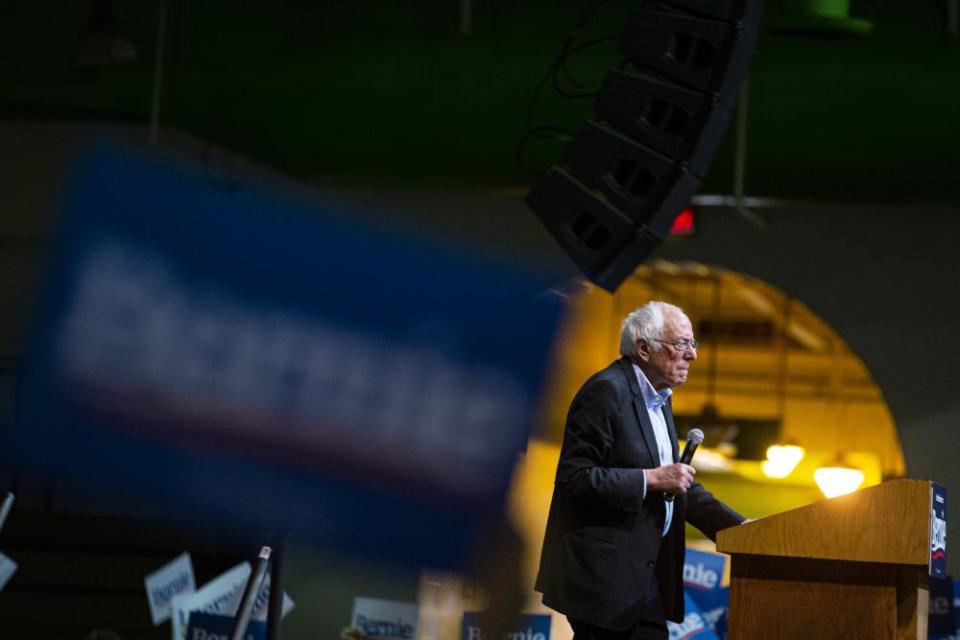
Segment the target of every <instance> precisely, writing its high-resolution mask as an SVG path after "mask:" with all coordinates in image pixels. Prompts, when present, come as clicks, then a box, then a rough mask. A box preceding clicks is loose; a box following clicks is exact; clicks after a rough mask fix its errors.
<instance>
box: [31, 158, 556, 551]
mask: <svg viewBox="0 0 960 640" xmlns="http://www.w3.org/2000/svg"><path fill="white" fill-rule="evenodd" d="M348 217H350V211H349V208H348V207H347V206H345V205H344V204H342V203H337V202H326V203H323V204H321V205H320V206H317V205H316V204H313V205H310V204H307V203H305V202H303V200H302V199H301V200H298V199H296V198H293V197H288V196H285V195H277V194H270V193H267V191H266V190H265V189H258V188H254V187H243V186H238V185H236V184H232V185H228V186H224V185H223V184H216V183H213V182H211V181H209V180H207V179H205V178H203V177H201V176H199V175H194V174H193V173H191V172H189V171H187V170H186V169H184V168H182V167H180V166H179V165H177V164H175V163H172V162H168V161H166V160H163V161H161V160H156V159H147V158H143V157H140V156H137V155H136V154H134V153H132V152H129V151H120V150H109V149H105V150H100V151H98V152H95V153H93V154H91V155H90V156H89V157H87V159H86V161H85V163H84V164H83V165H82V166H81V168H80V170H79V172H78V175H77V177H76V179H75V180H74V183H73V184H72V186H71V188H70V189H69V190H68V192H67V206H66V210H65V213H64V219H63V223H62V226H61V229H60V238H61V246H60V248H59V250H58V251H57V253H56V255H55V256H54V260H53V264H52V267H51V273H50V279H49V283H48V288H47V290H46V292H45V297H44V302H43V304H42V305H41V313H40V316H39V322H38V327H39V329H38V331H37V335H36V339H35V341H34V353H33V354H32V358H31V363H32V366H31V367H30V368H29V370H28V374H27V379H26V384H25V389H24V396H23V400H24V402H23V406H22V411H21V416H20V420H19V428H18V429H17V431H16V436H15V452H16V454H17V455H19V456H21V457H22V456H27V457H29V458H31V459H32V460H34V461H35V462H37V463H42V464H44V465H48V466H50V467H52V468H54V469H57V470H62V471H65V472H69V473H71V474H72V475H73V476H76V477H80V478H86V479H90V480H95V481H98V482H99V484H100V486H125V487H130V488H132V489H134V490H136V491H138V492H139V493H140V495H143V496H145V497H147V498H151V499H154V498H155V499H162V500H164V501H166V502H168V503H172V504H174V505H180V506H182V507H183V508H184V509H190V510H191V511H192V512H193V513H194V514H202V515H209V516H215V517H218V518H220V519H221V520H223V521H224V522H226V523H229V524H237V525H243V524H249V525H254V526H264V527H269V528H275V529H289V530H293V531H297V532H300V533H303V534H307V535H308V536H311V537H312V538H313V539H314V540H316V541H319V542H321V543H325V544H335V545H336V544H339V545H347V546H351V547H354V548H357V549H358V550H361V551H363V552H383V553H385V554H386V555H388V556H391V557H396V558H404V559H410V560H413V561H429V562H434V563H440V564H448V563H454V564H455V563H458V562H459V561H460V560H462V557H463V552H464V551H465V549H466V548H467V546H468V545H469V543H470V538H471V536H472V535H473V534H474V533H475V532H476V531H477V530H478V529H479V528H480V526H481V523H483V521H484V519H486V518H489V517H493V516H494V514H495V513H497V512H498V511H499V505H500V504H501V502H502V499H503V497H504V495H505V492H506V489H507V486H508V482H509V478H510V473H511V470H512V467H513V463H514V460H515V458H516V455H517V453H518V451H519V450H521V449H522V447H523V446H524V443H525V441H526V438H527V434H528V428H529V423H530V420H531V415H532V412H533V410H534V405H535V403H536V401H537V394H538V391H539V388H540V383H541V377H542V373H543V369H544V364H545V360H546V357H547V351H548V349H549V346H550V343H551V339H552V336H553V330H554V327H555V325H556V320H557V317H558V313H559V305H558V303H557V302H556V301H555V300H553V299H551V298H550V297H549V296H544V295H543V293H542V292H543V291H544V290H545V289H546V287H547V286H548V283H547V282H545V281H544V280H541V279H539V278H537V277H534V276H533V275H531V274H530V273H527V272H524V271H523V270H522V269H519V268H517V267H516V266H513V267H511V266H508V265H505V264H501V263H497V262H494V261H493V260H490V259H487V258H481V257H478V256H473V255H465V254H463V253H459V252H457V251H455V250H453V249H451V248H449V247H445V246H441V245H440V244H436V243H433V244H431V243H428V242H427V241H425V240H416V239H412V238H411V237H408V236H400V235H396V234H388V233H385V232H383V231H380V230H374V229H371V228H367V227H363V226H361V225H360V224H358V223H356V224H355V223H348V222H344V220H345V219H346V218H348Z"/></svg>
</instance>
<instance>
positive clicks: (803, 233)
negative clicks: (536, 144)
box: [658, 205, 960, 575]
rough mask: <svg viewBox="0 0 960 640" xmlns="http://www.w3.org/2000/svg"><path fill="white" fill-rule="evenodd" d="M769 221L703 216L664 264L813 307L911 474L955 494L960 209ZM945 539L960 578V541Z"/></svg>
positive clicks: (832, 211)
mask: <svg viewBox="0 0 960 640" xmlns="http://www.w3.org/2000/svg"><path fill="white" fill-rule="evenodd" d="M766 215H767V216H768V224H767V225H766V227H765V228H759V227H758V226H756V225H754V224H753V223H751V222H749V221H748V220H747V219H746V218H745V217H744V216H742V215H740V214H739V213H737V212H736V211H734V210H732V209H729V210H727V209H723V210H719V209H718V210H711V211H707V212H704V213H703V215H701V217H700V220H699V235H698V236H697V237H696V238H694V239H691V240H689V241H677V242H668V243H666V244H665V245H664V246H662V247H661V249H660V251H659V253H658V256H659V257H663V258H667V259H670V260H684V259H686V260H695V261H698V262H702V263H706V264H710V265H714V266H720V267H725V268H729V269H734V270H737V271H740V272H743V273H746V274H749V275H752V276H755V277H758V278H761V279H763V280H766V281H767V282H770V283H772V284H774V285H776V286H777V287H780V288H781V289H782V290H783V291H784V292H786V293H787V294H789V295H791V296H793V297H796V298H798V299H800V300H802V301H803V302H804V303H806V304H807V305H808V306H810V308H811V309H813V310H814V311H815V312H816V313H818V314H819V315H820V316H821V317H823V318H824V319H825V320H826V321H827V322H829V323H830V324H831V326H833V328H834V329H835V330H836V331H837V333H839V334H840V335H841V336H842V337H843V338H844V339H845V340H846V341H847V343H848V344H849V345H850V347H851V348H852V349H853V350H854V351H855V352H856V353H857V354H858V355H859V356H860V357H861V358H862V359H863V361H864V362H865V363H866V365H867V367H868V369H869V370H870V372H871V374H872V375H873V378H874V380H875V381H876V383H877V385H878V386H879V387H880V389H881V390H882V391H883V394H884V396H885V398H886V400H887V402H888V404H889V406H890V410H891V412H892V414H893V416H894V420H895V422H896V425H897V429H898V431H899V435H900V440H901V443H902V446H903V451H904V457H905V461H906V466H907V474H908V475H909V476H910V477H914V478H929V479H932V480H935V481H937V482H939V483H940V484H942V485H944V486H946V487H947V489H948V491H951V490H952V491H954V492H958V491H960V391H958V388H957V387H958V379H960V373H958V370H960V359H958V357H957V356H958V351H960V349H958V348H957V346H956V345H955V342H956V339H957V338H956V334H957V326H958V323H957V318H958V317H960V295H958V294H960V281H958V279H960V246H958V243H960V209H958V208H956V207H946V206H936V205H923V206H911V207H906V206H883V205H878V206H874V207H868V206H859V205H858V206H852V205H827V206H809V207H791V208H789V209H784V210H781V211H771V212H767V214H766ZM955 495H960V494H955ZM954 517H956V516H954ZM948 519H949V516H948ZM949 532H952V533H951V535H950V536H949V540H948V546H947V548H948V559H949V560H950V563H949V564H950V570H951V573H952V574H953V575H958V573H960V535H957V534H956V533H955V532H956V527H952V528H950V527H948V533H949ZM950 550H952V553H951V552H950Z"/></svg>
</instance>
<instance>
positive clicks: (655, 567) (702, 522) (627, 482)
mask: <svg viewBox="0 0 960 640" xmlns="http://www.w3.org/2000/svg"><path fill="white" fill-rule="evenodd" d="M663 413H664V418H665V419H666V423H667V430H668V431H669V433H670V440H671V442H672V443H673V455H674V458H675V459H679V455H678V454H677V434H676V429H675V427H674V425H673V412H672V410H671V407H670V403H669V402H668V403H667V404H666V405H664V408H663ZM656 451H657V444H656V439H655V437H654V435H653V426H652V425H651V424H650V416H649V415H648V413H647V407H646V405H645V403H644V400H643V396H642V395H641V393H640V385H639V382H638V381H637V376H636V374H635V372H634V370H633V365H632V364H631V362H630V361H629V360H628V359H627V358H621V359H620V360H617V361H616V362H614V363H612V364H611V365H610V366H609V367H607V368H606V369H604V370H603V371H600V372H599V373H596V374H594V375H593V376H592V377H591V378H590V379H589V380H587V382H586V383H585V384H584V385H583V387H582V388H581V389H580V391H578V392H577V395H576V397H575V398H574V400H573V403H572V404H571V405H570V411H569V413H568V414H567V424H566V430H565V432H564V436H563V446H562V448H561V451H560V463H559V465H558V466H557V477H556V482H555V484H554V490H553V500H552V502H551V504H550V515H549V518H548V520H547V531H546V536H545V539H544V543H543V553H542V555H541V557H540V573H539V575H538V576H537V584H536V588H537V591H540V592H542V593H543V603H544V604H545V605H547V606H548V607H550V608H552V609H555V610H556V611H559V612H560V613H563V614H566V615H567V616H570V617H572V618H574V619H576V620H581V621H583V622H586V623H589V624H592V625H595V626H598V627H603V628H606V629H612V630H623V629H627V628H629V627H630V626H631V625H633V624H634V623H635V622H636V620H637V618H638V616H639V614H640V611H641V610H642V608H643V605H644V604H645V601H646V596H647V593H648V590H649V586H650V581H651V578H652V576H651V573H652V572H655V573H656V578H657V583H658V585H659V588H660V597H661V600H662V602H663V608H664V612H665V614H666V617H667V619H668V620H674V621H680V620H682V619H683V615H684V611H683V580H682V577H683V556H684V550H685V547H686V540H685V534H684V522H685V521H687V520H689V521H690V522H691V523H692V524H693V525H694V526H695V527H697V528H698V529H700V530H701V531H703V532H704V533H705V534H706V535H707V536H709V537H710V538H711V539H715V537H716V533H717V531H719V530H720V529H724V528H726V527H731V526H734V525H737V524H739V523H740V522H741V521H742V520H743V517H742V516H740V515H739V514H738V513H736V512H735V511H733V510H731V509H730V508H729V507H727V506H726V505H724V504H723V503H722V502H720V501H719V500H717V499H716V498H714V497H713V495H711V494H710V492H708V491H707V490H706V489H704V488H703V487H702V486H701V485H700V484H697V483H695V484H694V485H693V486H692V487H691V488H690V490H689V491H687V493H686V494H682V495H678V496H677V497H676V500H675V501H674V511H673V520H672V524H671V526H670V531H669V532H668V534H667V536H666V537H662V535H661V534H662V531H663V522H664V517H665V507H664V498H663V494H662V493H654V492H649V493H648V494H647V496H646V498H645V499H643V498H642V496H643V486H644V482H643V469H649V468H652V467H654V466H655V465H656V464H657V462H658V455H657V453H656Z"/></svg>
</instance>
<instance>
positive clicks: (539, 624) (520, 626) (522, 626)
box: [460, 611, 552, 640]
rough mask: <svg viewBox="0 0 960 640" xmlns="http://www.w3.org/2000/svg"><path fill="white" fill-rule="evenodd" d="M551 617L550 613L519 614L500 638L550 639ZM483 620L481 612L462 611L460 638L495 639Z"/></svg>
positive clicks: (518, 639) (522, 639) (512, 639)
mask: <svg viewBox="0 0 960 640" xmlns="http://www.w3.org/2000/svg"><path fill="white" fill-rule="evenodd" d="M551 619H552V618H551V616H550V614H543V613H524V614H520V615H518V616H517V618H516V620H515V621H514V622H513V626H512V627H511V628H509V629H507V630H506V631H504V632H503V636H502V637H501V638H500V640H550V623H551ZM483 622H484V620H483V613H480V612H478V611H467V612H464V614H463V625H462V627H461V630H460V640H495V639H494V638H491V637H490V635H489V634H488V633H487V632H486V630H485V629H484V625H483Z"/></svg>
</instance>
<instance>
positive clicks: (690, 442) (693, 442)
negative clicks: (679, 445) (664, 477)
mask: <svg viewBox="0 0 960 640" xmlns="http://www.w3.org/2000/svg"><path fill="white" fill-rule="evenodd" d="M702 442H703V431H700V429H690V431H688V432H687V444H685V445H684V446H683V454H682V455H681V456H680V462H682V463H683V464H690V461H691V460H693V454H695V453H696V452H697V447H699V446H700V444H701V443H702ZM675 496H676V494H675V493H668V494H666V495H664V496H663V497H664V499H666V500H668V501H669V500H673V498H674V497H675Z"/></svg>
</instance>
